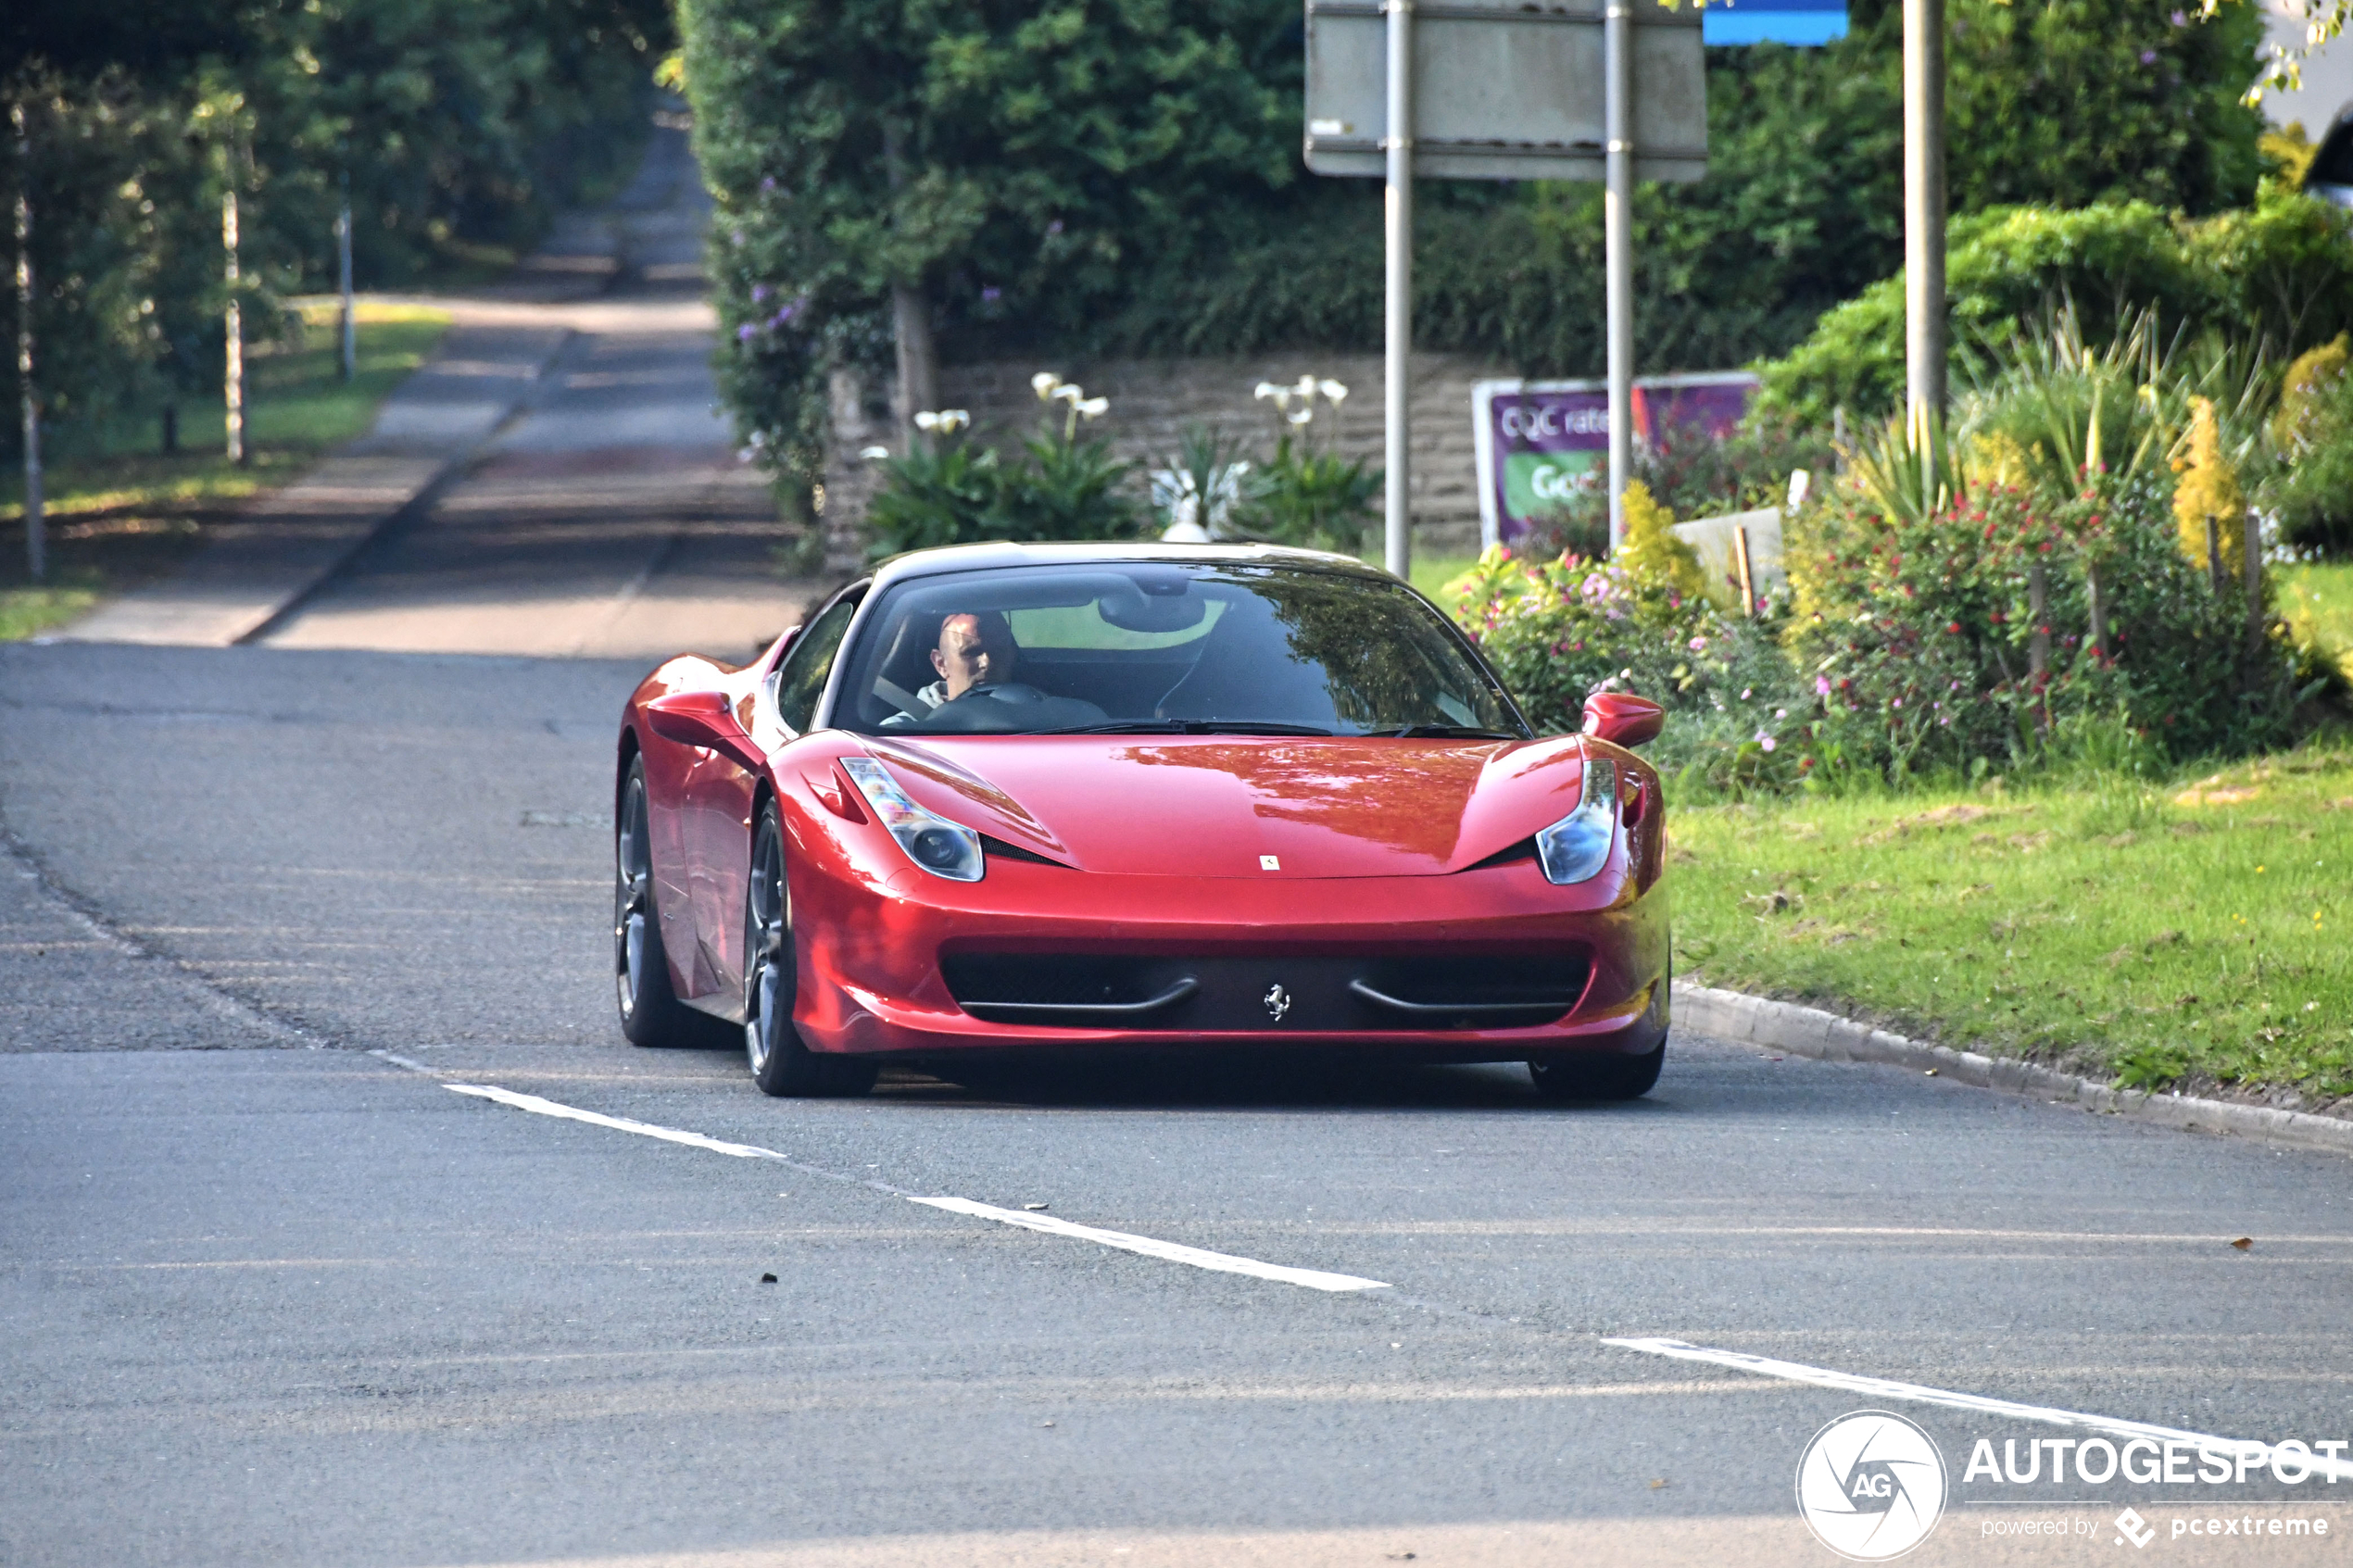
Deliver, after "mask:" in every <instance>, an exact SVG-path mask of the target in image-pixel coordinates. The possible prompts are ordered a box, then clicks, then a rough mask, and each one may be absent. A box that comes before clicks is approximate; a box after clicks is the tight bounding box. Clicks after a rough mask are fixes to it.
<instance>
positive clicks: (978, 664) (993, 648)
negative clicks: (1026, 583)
mask: <svg viewBox="0 0 2353 1568" xmlns="http://www.w3.org/2000/svg"><path fill="white" fill-rule="evenodd" d="M1020 653H1021V650H1020V649H1018V648H1016V647H1015V646H1013V628H1012V627H1010V626H1008V625H1006V624H1005V618H1004V617H1003V616H1002V615H1000V614H999V613H998V612H997V611H995V610H993V609H988V610H981V611H979V612H977V613H971V612H967V613H965V614H963V615H951V616H950V617H949V618H948V619H947V620H946V621H942V622H941V623H940V627H939V646H937V647H936V648H934V649H932V650H931V667H932V668H933V669H934V670H937V671H939V678H940V680H941V682H942V683H943V684H945V685H946V686H947V688H948V700H949V701H950V702H953V701H955V700H956V699H957V698H958V697H960V696H963V695H964V694H965V693H966V692H968V691H970V690H972V689H973V688H974V687H975V686H995V685H1002V684H1005V683H1006V682H1007V681H1010V680H1012V679H1013V661H1014V660H1015V659H1018V658H1019V657H1020Z"/></svg>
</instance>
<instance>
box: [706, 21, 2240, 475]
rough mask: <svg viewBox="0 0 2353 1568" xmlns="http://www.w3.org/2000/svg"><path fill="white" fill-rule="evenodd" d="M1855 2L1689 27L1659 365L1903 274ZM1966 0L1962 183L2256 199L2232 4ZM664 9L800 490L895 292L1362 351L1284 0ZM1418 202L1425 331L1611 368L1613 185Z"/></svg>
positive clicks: (778, 453) (1546, 360) (1034, 348)
mask: <svg viewBox="0 0 2353 1568" xmlns="http://www.w3.org/2000/svg"><path fill="white" fill-rule="evenodd" d="M1852 10H1853V31H1852V33H1851V34H1850V35H1849V36H1848V37H1847V38H1845V39H1843V40H1842V41H1840V42H1838V43H1836V44H1831V45H1830V46H1828V47H1825V48H1821V49H1791V48H1785V47H1781V46H1779V45H1770V44H1768V45H1760V46H1755V47H1750V48H1739V49H1716V50H1711V51H1709V53H1708V62H1707V69H1708V96H1709V104H1708V115H1709V142H1710V171H1709V173H1708V176H1707V177H1706V178H1705V180H1702V181H1700V182H1696V183H1694V184H1690V185H1671V186H1670V185H1655V186H1644V187H1642V188H1641V189H1640V190H1639V191H1638V193H1637V196H1636V201H1635V210H1634V220H1635V230H1636V242H1637V250H1636V258H1637V259H1636V269H1637V274H1636V290H1637V301H1638V304H1637V309H1638V312H1639V321H1640V332H1639V339H1638V341H1639V342H1640V344H1641V345H1642V363H1643V368H1644V369H1645V370H1675V369H1692V368H1706V367H1721V366H1724V365H1730V364H1739V363H1743V362H1745V361H1747V360H1750V359H1753V358H1756V357H1758V356H1760V355H1767V354H1779V353H1783V352H1786V351H1788V350H1790V349H1791V348H1792V347H1793V346H1794V345H1798V344H1799V343H1801V342H1802V341H1803V340H1805V339H1806V334H1807V333H1808V332H1810V331H1812V330H1813V328H1814V324H1815V322H1816V320H1817V319H1818V317H1820V315H1821V314H1822V312H1824V311H1825V310H1828V309H1830V308H1831V307H1834V306H1836V305H1838V304H1839V303H1840V302H1842V301H1845V300H1848V299H1852V298H1854V297H1855V296H1856V295H1862V294H1865V293H1866V291H1869V290H1870V289H1871V288H1872V287H1873V286H1874V285H1875V284H1878V283H1879V282H1880V281H1881V280H1882V279H1885V278H1886V277H1887V276H1888V275H1889V274H1890V273H1891V272H1893V271H1894V270H1895V269H1896V267H1897V266H1898V265H1899V264H1900V261H1901V237H1902V236H1901V210H1902V204H1901V190H1902V174H1901V124H1902V116H1901V112H1900V106H1901V102H1902V80H1901V77H1902V72H1901V56H1902V47H1901V44H1902V25H1901V18H1900V15H1899V7H1897V6H1894V5H1891V4H1886V3H1884V0H1856V4H1855V5H1854V6H1853V7H1852ZM1950 15H1951V16H1952V19H1953V23H1954V29H1953V32H1954V36H1953V44H1952V50H1951V81H1950V84H1949V90H1948V103H1949V107H1950V113H1951V115H1952V117H1953V124H1954V127H1955V133H1954V136H1953V144H1952V151H1951V157H1950V160H1949V164H1948V170H1947V174H1948V182H1949V187H1950V192H1951V196H1952V202H1953V206H1954V207H1955V210H1956V211H1957V212H1961V213H1964V214H1966V213H1969V212H1972V211H1976V210H1979V209H1982V208H1986V207H1996V206H2005V205H2007V204H2018V203H2036V204H2043V205H2046V206H2056V207H2080V206H2083V205H2085V204H2089V203H2093V202H2108V203H2130V202H2140V203H2144V204H2146V207H2147V210H2148V211H2150V212H2151V213H2158V214H2161V213H2164V212H2170V211H2173V210H2176V209H2179V210H2182V211H2185V212H2190V213H2196V214H2204V213H2211V212H2214V211H2217V210H2220V209H2222V208H2225V207H2231V206H2232V205H2233V204H2236V203H2240V202H2244V201H2246V200H2247V199H2248V198H2249V197H2250V196H2251V195H2252V194H2253V193H2254V190H2255V187H2256V182H2257V180H2258V178H2259V174H2260V171H2261V169H2262V163H2261V158H2260V155H2259V152H2258V150H2257V146H2256V142H2257V137H2258V135H2259V132H2260V129H2261V125H2262V121H2261V118H2260V116H2259V115H2258V114H2257V113H2255V112H2254V111H2253V110H2250V109H2247V108H2245V107H2242V106H2240V105H2239V104H2238V102H2237V99H2238V97H2239V94H2241V93H2242V92H2243V91H2244V89H2245V88H2246V84H2247V82H2248V81H2249V80H2250V78H2251V77H2252V75H2253V73H2254V58H2253V50H2254V47H2255V44H2256V43H2257V41H2258V40H2259V36H2260V33H2261V27H2262V23H2261V20H2260V19H2259V17H2257V16H2256V15H2255V14H2254V13H2253V11H2252V8H2251V7H2249V6H2226V7H2224V8H2223V11H2222V14H2221V16H2219V17H2218V18H2216V19H2212V20H2210V21H2205V22H2190V23H2188V24H2187V25H2183V26H2178V27H2177V26H2175V25H2174V24H2173V23H2172V21H2171V14H2170V13H2169V12H2166V11H2162V10H2159V9H2158V8H2155V7H2151V6H2147V5H2146V4H2145V0H2050V3H2045V4H2039V5H2037V6H2019V7H2015V8H2013V7H2012V6H2009V5H2006V4H2003V3H2001V0H1954V4H1953V5H1952V6H1951V7H1950ZM681 24H682V27H683V29H684V32H685V36H686V66H687V69H686V77H687V85H688V91H689V94H690V95H691V96H692V97H693V99H694V101H695V105H696V108H697V126H698V145H699V147H700V149H701V151H702V155H703V158H704V168H705V171H706V175H707V177H708V179H709V180H710V182H711V186H712V189H713V190H714V192H715V193H716V194H717V196H718V199H719V202H720V208H721V217H720V223H719V238H720V240H721V245H720V247H719V252H718V262H719V266H718V276H719V282H720V303H721V311H722V316H723V320H724V322H725V324H726V326H727V328H728V330H729V332H730V333H731V334H732V337H731V342H730V345H729V347H728V350H727V353H726V355H725V356H724V359H725V363H724V365H723V368H722V374H723V379H724V383H725V386H726V388H727V394H728V396H729V399H730V401H731V403H732V405H733V406H734V408H735V409H736V415H737V419H738V421H739V423H740V424H741V425H742V426H743V427H744V429H745V432H746V433H747V434H748V435H749V434H753V433H757V434H760V435H761V437H762V438H763V444H764V446H765V449H766V450H767V451H768V452H769V453H770V454H771V455H772V458H771V460H772V461H774V462H775V463H776V464H777V465H778V466H779V467H781V468H784V469H786V470H793V471H796V472H798V473H799V475H800V477H801V478H803V479H804V480H805V479H807V478H809V477H812V476H813V473H814V461H815V458H814V452H815V447H816V443H817V439H818V436H819V434H820V431H821V426H822V423H823V416H824V400H825V395H826V384H825V383H826V372H827V370H829V369H831V368H834V367H837V366H844V365H855V366H861V367H863V368H865V369H867V370H881V369H883V368H884V367H885V366H886V365H887V363H888V360H889V349H890V333H889V329H888V300H889V290H890V289H891V287H892V286H893V285H904V284H910V283H912V284H916V285H919V286H920V288H921V289H922V290H923V292H924V294H925V297H926V300H927V303H928V307H929V309H930V310H931V311H932V314H933V320H934V324H935V326H936V328H937V332H938V335H939V341H940V344H941V346H942V350H943V352H944V353H945V354H947V355H948V356H949V357H950V358H1011V357H1015V356H1026V357H1036V358H1042V357H1049V356H1054V355H1065V354H1066V355H1072V356H1076V355H1082V354H1097V353H1145V354H1193V355H1222V354H1236V353H1244V352H1252V351H1257V350H1263V349H1272V348H1288V347H1310V346H1313V347H1328V348H1358V349H1362V348H1369V347H1371V346H1373V345H1377V344H1378V342H1379V341H1380V332H1381V289H1382V283H1381V266H1380V254H1381V233H1380V207H1381V197H1380V190H1379V184H1378V182H1376V181H1369V180H1327V179H1316V178H1313V177H1309V176H1307V175H1306V174H1305V172H1304V170H1303V169H1302V166H1301V163H1300V154H1299V146H1300V140H1301V132H1302V126H1301V114H1302V59H1301V34H1300V13H1299V8H1298V6H1297V3H1296V0H1202V3H1200V4H1196V5H1191V6H1175V5H1173V4H1170V3H1168V0H982V3H978V4H969V3H968V4H959V5H954V6H950V5H949V4H947V3H946V0H685V3H684V6H683V9H682V12H681ZM2030 109H2031V112H2029V111H2030ZM894 153H895V155H896V156H895V157H894V156H893V155H894ZM1417 208H1418V215H1417V230H1416V341H1417V342H1418V343H1419V344H1420V345H1422V346H1424V347H1426V348H1431V349H1453V350H1463V351H1468V352H1478V353H1482V354H1490V355H1495V356H1498V357H1501V358H1506V359H1508V360H1509V361H1510V362H1512V363H1514V364H1516V365H1517V366H1519V367H1521V368H1522V369H1523V370H1526V371H1527V372H1529V373H1530V374H1548V375H1588V374H1596V373H1598V372H1599V370H1600V369H1601V366H1602V362H1603V358H1604V353H1603V343H1602V335H1601V334H1602V320H1603V309H1602V306H1603V300H1602V287H1603V270H1602V265H1601V261H1602V222H1601V202H1600V196H1599V193H1598V190H1597V188H1596V187H1594V186H1592V185H1579V184H1566V185H1564V184H1542V183H1530V184H1525V185H1517V186H1513V185H1499V184H1490V183H1482V182H1448V181H1431V182H1426V183H1425V184H1424V185H1423V187H1422V189H1421V196H1420V200H1419V202H1418V203H1417ZM2263 243H2265V244H2268V243H2269V242H2263ZM2266 254H2269V252H2268V251H2267V252H2266ZM2127 281H2128V282H2132V281H2133V280H2127ZM2136 286H2137V285H2136ZM2028 297H2029V298H2032V297H2034V296H2032V295H2029V296H2028ZM2085 307H2086V309H2087V310H2089V309H2091V308H2093V307H2094V302H2093V301H2091V300H2089V299H2087V300H2086V301H2085ZM788 308H789V310H790V314H789V315H787V314H786V311H787V309H788ZM1848 335H1849V336H1854V335H1856V333H1855V332H1854V331H1852V330H1850V331H1849V334H1848ZM1842 395H1843V394H1842ZM1827 408H1828V405H1827V404H1825V411H1827Z"/></svg>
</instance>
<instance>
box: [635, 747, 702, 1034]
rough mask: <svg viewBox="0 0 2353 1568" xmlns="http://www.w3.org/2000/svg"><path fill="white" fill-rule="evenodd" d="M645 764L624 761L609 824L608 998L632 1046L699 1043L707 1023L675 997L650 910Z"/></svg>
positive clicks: (658, 921)
mask: <svg viewBox="0 0 2353 1568" xmlns="http://www.w3.org/2000/svg"><path fill="white" fill-rule="evenodd" d="M646 822H647V812H646V763H645V759H643V758H637V757H633V758H631V759H629V772H628V774H627V776H626V777H624V778H623V781H622V785H621V815H620V817H619V818H618V819H617V820H616V821H615V822H614V823H613V857H612V858H613V890H612V967H613V996H614V1000H615V1001H616V1002H617V1003H618V1004H619V1005H620V1009H621V1032H622V1034H623V1035H624V1036H625V1037H626V1038H627V1039H628V1041H629V1043H630V1044H631V1045H633V1046H702V1045H709V1044H711V1028H712V1025H711V1020H710V1019H708V1018H706V1017H704V1016H703V1015H702V1014H701V1013H698V1012H697V1011H696V1010H694V1009H692V1008H690V1007H688V1006H687V1005H686V1003H684V1002H682V1001H680V1000H679V999H678V994H677V992H676V991H675V990H673V988H672V986H671V984H670V960H669V957H668V955H667V954H666V953H664V951H663V949H662V945H661V918H660V916H659V915H658V914H657V912H656V911H655V909H654V862H653V850H652V847H651V846H650V844H649V843H648V839H647V836H646Z"/></svg>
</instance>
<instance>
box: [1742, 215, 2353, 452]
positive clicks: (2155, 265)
mask: <svg viewBox="0 0 2353 1568" xmlns="http://www.w3.org/2000/svg"><path fill="white" fill-rule="evenodd" d="M1945 280H1946V282H1945V286H1946V290H1947V294H1948V295H1949V297H1950V299H1951V302H1952V304H1951V312H1952V325H1953V332H1954V337H1955V340H1956V342H1957V344H1959V345H1962V346H1963V347H1964V349H1968V348H1971V347H1974V348H1977V349H1979V350H1981V351H1982V350H1984V349H1986V348H1987V347H1988V346H1989V345H1997V344H1999V343H2000V342H2001V341H2002V340H2004V339H2006V338H2007V337H2008V335H2009V334H2010V333H2011V332H2015V331H2016V330H2017V328H2018V325H2019V323H2020V321H2022V320H2031V319H2032V318H2034V317H2035V316H2037V315H2038V314H2045V313H2048V312H2050V311H2052V310H2055V309H2057V308H2059V307H2062V306H2063V305H2065V304H2067V303H2069V302H2072V305H2073V307H2075V310H2076V313H2077V315H2078V316H2079V318H2080V319H2081V320H2082V321H2083V322H2084V323H2085V325H2086V327H2087V328H2089V327H2092V326H2094V325H2096V324H2106V325H2108V326H2110V327H2112V326H2113V325H2114V324H2115V323H2117V322H2120V321H2127V320H2131V319H2133V317H2134V316H2135V315H2136V314H2138V313H2139V312H2140V311H2141V310H2144V309H2147V310H2153V311H2154V312H2155V314H2156V319H2157V321H2158V325H2159V328H2160V330H2161V331H2162V332H2164V333H2166V334H2167V335H2169V336H2170V335H2171V334H2172V333H2174V332H2187V333H2188V334H2190V335H2196V333H2198V332H2203V331H2207V330H2216V331H2222V332H2229V333H2230V334H2232V335H2233V336H2235V337H2241V338H2250V339H2259V340H2263V341H2266V342H2268V343H2270V344H2271V345H2273V347H2274V350H2275V351H2284V352H2289V353H2293V352H2295V351H2297V350H2300V349H2302V348H2305V347H2309V345H2313V344H2315V343H2320V342H2325V341H2326V340H2327V339H2329V338H2331V337H2333V336H2334V335H2335V334H2336V333H2337V332H2343V331H2345V330H2346V329H2347V327H2348V326H2353V213H2347V212H2345V211H2344V210H2343V209H2341V208H2337V207H2331V206H2329V205H2328V204H2327V203H2325V202H2322V201H2319V200H2316V199H2315V198H2313V197H2310V196H2306V195H2301V194H2296V193H2294V192H2290V191H2286V190H2284V189H2281V188H2279V187H2276V186H2272V185H2268V184H2267V185H2266V186H2265V187H2264V188H2263V191H2262V193H2261V195H2260V197H2259V201H2258V203H2257V205H2256V206H2255V207H2252V208H2250V209H2245V210H2240V211H2234V212H2224V213H2220V214H2217V215H2215V216H2213V217H2210V218H2204V219H2191V218H2185V217H2183V216H2181V215H2180V214H2178V213H2169V212H2166V211H2163V210H2161V209H2159V208H2158V207H2154V206H2151V205H2150V204H2148V203H2146V202H2141V201H2130V202H2120V203H2114V204H2106V205H2101V206H2095V207H2082V208H2079V209H2075V210H2071V211H2061V210H2053V209H2050V208H2045V207H2004V208H1996V209H1994V210H1992V211H1987V212H1981V213H1975V214H1971V215H1969V216H1968V217H1965V218H1962V219H1959V220H1956V221H1955V222H1954V224H1953V225H1952V230H1951V237H1950V244H1949V247H1948V249H1947V252H1946V256H1945ZM1759 369H1760V370H1761V371H1762V373H1763V375H1764V378H1765V385H1764V391H1763V395H1762V396H1761V397H1760V399H1759V402H1760V405H1761V406H1762V407H1763V408H1767V409H1776V410H1779V411H1780V412H1782V413H1783V414H1786V415H1789V416H1793V417H1795V418H1796V419H1798V420H1800V421H1801V422H1805V423H1811V424H1827V423H1828V422H1829V421H1830V419H1831V410H1832V409H1833V408H1837V407H1840V406H1843V407H1844V408H1846V409H1847V411H1848V413H1849V414H1850V415H1853V416H1856V417H1858V418H1866V419H1869V418H1876V417H1878V416H1879V415H1881V414H1882V413H1884V412H1886V411H1887V410H1889V409H1891V408H1894V406H1895V404H1896V402H1897V401H1898V400H1899V399H1900V398H1901V396H1902V395H1903V389H1904V279H1903V275H1902V274H1901V273H1897V274H1895V275H1894V276H1892V277H1887V278H1882V279H1881V280H1880V281H1879V282H1875V283H1873V284H1872V285H1871V286H1870V287H1869V288H1868V289H1866V290H1864V291H1863V292H1862V293H1861V294H1860V295H1857V296H1856V297H1855V298H1854V299H1852V300H1849V301H1848V302H1846V303H1845V304H1843V305H1841V306H1839V307H1837V308H1836V309H1834V310H1831V311H1830V312H1829V313H1828V314H1826V315H1825V316H1823V317H1822V319H1821V320H1820V322H1819V323H1818V325H1817V326H1816V327H1815V329H1814V331H1813V332H1812V334H1811V335H1810V336H1808V337H1807V338H1806V341H1805V342H1804V343H1803V344H1800V345H1798V346H1797V347H1795V348H1794V349H1793V350H1791V351H1790V352H1789V353H1788V354H1787V355H1785V356H1783V357H1782V358H1779V359H1775V360H1773V361H1770V362H1769V363H1768V364H1766V365H1763V366H1760V367H1759Z"/></svg>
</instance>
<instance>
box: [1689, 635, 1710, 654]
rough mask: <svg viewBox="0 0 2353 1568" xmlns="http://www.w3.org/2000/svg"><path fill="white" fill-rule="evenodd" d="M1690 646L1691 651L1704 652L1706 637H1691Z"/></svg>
mask: <svg viewBox="0 0 2353 1568" xmlns="http://www.w3.org/2000/svg"><path fill="white" fill-rule="evenodd" d="M1691 646H1692V652H1693V653H1705V652H1706V651H1707V639H1706V638H1705V637H1693V638H1692V644H1691Z"/></svg>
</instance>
